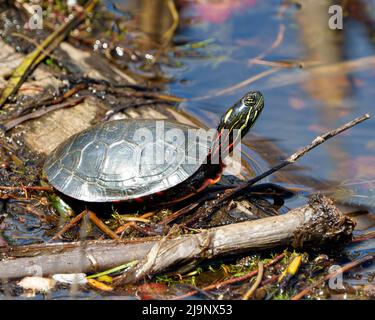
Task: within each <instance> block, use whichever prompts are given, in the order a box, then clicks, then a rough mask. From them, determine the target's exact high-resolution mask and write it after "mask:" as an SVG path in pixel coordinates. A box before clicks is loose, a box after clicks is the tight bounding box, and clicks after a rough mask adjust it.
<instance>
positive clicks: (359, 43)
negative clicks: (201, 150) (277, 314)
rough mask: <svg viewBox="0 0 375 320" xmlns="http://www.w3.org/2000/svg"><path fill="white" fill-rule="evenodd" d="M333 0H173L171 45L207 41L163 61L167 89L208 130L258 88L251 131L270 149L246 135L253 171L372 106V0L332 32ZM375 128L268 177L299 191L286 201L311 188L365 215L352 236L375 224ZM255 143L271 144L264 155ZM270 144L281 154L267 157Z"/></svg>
mask: <svg viewBox="0 0 375 320" xmlns="http://www.w3.org/2000/svg"><path fill="white" fill-rule="evenodd" d="M141 3H142V1H141ZM336 3H337V1H336V2H335V3H333V2H331V1H301V4H302V5H301V6H300V5H293V4H291V5H282V1H275V0H268V1H259V0H235V1H232V0H223V1H177V4H178V10H179V16H180V21H179V26H178V28H177V30H176V31H175V33H174V36H173V39H172V41H171V43H172V44H171V47H174V48H175V49H176V48H178V49H179V50H182V51H183V50H189V49H190V48H191V47H199V46H200V45H201V46H202V47H200V48H197V49H196V51H197V52H199V53H200V55H199V54H198V55H194V56H191V55H190V56H189V54H187V55H186V56H181V57H178V58H176V59H177V60H178V62H179V64H178V67H176V66H175V67H170V66H165V65H164V66H163V67H162V68H163V69H162V70H163V73H164V74H165V75H166V76H167V77H168V78H170V79H172V80H171V81H170V82H169V83H168V84H167V85H166V87H165V89H166V91H167V92H169V93H171V94H173V95H176V96H179V97H182V98H186V99H187V101H185V102H183V103H182V104H180V108H182V109H184V110H185V111H188V112H190V113H191V114H193V115H194V116H196V117H197V118H200V119H202V120H203V122H204V123H205V124H206V125H207V126H209V127H215V126H216V123H217V121H218V119H219V117H220V116H221V114H223V113H224V112H225V110H226V109H227V108H228V107H229V106H230V105H231V104H232V103H233V102H234V101H236V100H237V99H238V98H239V97H240V96H242V95H243V94H244V93H246V91H248V90H259V91H261V92H262V93H263V94H264V96H265V109H264V111H263V113H262V115H261V117H260V119H259V120H258V122H257V123H256V125H255V126H254V127H253V129H252V132H253V133H254V134H255V135H256V136H257V137H258V138H259V137H260V138H261V141H265V143H266V142H267V143H268V144H270V145H272V146H274V149H272V150H270V151H267V146H265V147H264V148H262V146H257V145H256V143H255V142H254V149H255V151H253V150H251V149H252V139H251V137H250V138H249V139H247V142H248V144H247V145H249V146H250V149H249V148H247V147H245V148H244V151H245V152H246V153H247V154H248V155H249V157H250V158H252V159H254V160H255V163H256V164H257V166H255V171H256V172H258V173H259V171H263V170H266V169H268V168H269V166H270V162H272V163H273V164H275V161H277V160H278V159H279V160H280V159H282V158H283V157H285V156H286V155H288V154H291V153H293V152H294V151H295V150H297V149H298V148H299V147H301V146H304V145H306V144H308V143H310V141H312V140H313V139H314V138H315V137H316V136H317V135H320V134H323V133H324V132H326V131H328V130H331V129H334V128H336V127H338V126H340V125H342V124H344V123H345V122H347V121H350V120H351V119H354V118H356V117H358V116H361V115H363V114H365V113H369V114H371V113H372V112H373V107H374V106H373V103H374V101H375V87H374V83H375V38H374V35H375V1H359V0H358V1H348V2H346V6H345V7H344V8H343V9H344V10H343V12H344V19H343V28H342V29H337V30H332V29H330V28H329V19H330V18H331V16H332V14H329V13H328V8H329V6H330V5H333V4H336ZM117 4H118V6H119V7H121V9H122V10H123V11H128V10H129V11H130V12H133V14H134V16H136V17H137V16H139V14H140V11H139V10H140V8H141V7H142V4H139V2H137V1H120V2H118V3H117ZM154 8H157V11H158V13H157V14H158V15H159V16H158V17H159V18H160V17H161V16H162V14H164V12H165V10H164V9H163V8H162V6H161V5H159V7H158V6H157V5H156V6H154ZM155 10H156V9H155ZM166 14H167V15H168V11H167V13H166ZM150 19H151V16H150ZM160 28H161V27H160ZM154 30H155V29H154ZM159 31H160V33H159V36H160V34H162V32H163V31H162V29H161V30H159ZM153 36H155V35H153ZM156 37H157V36H156ZM270 70H271V71H270ZM267 73H268V74H267ZM259 75H260V76H259ZM257 77H258V79H256V78H257ZM374 128H375V118H374V117H372V118H370V119H369V120H367V121H365V122H364V123H362V124H360V125H358V126H356V127H354V128H352V129H350V130H349V131H347V132H345V133H344V134H341V135H339V136H337V137H334V138H333V139H332V140H329V141H328V142H326V143H324V144H323V145H322V146H320V147H318V148H316V149H314V150H313V151H311V152H309V153H308V154H307V155H306V156H305V157H303V158H302V159H300V160H299V162H298V165H297V166H294V167H293V168H289V170H288V171H287V172H285V175H284V178H280V177H279V176H277V178H276V179H275V178H274V177H270V178H269V179H268V181H276V182H277V183H279V184H282V185H284V186H286V187H291V188H293V187H294V188H297V189H298V190H300V192H299V196H297V197H295V198H294V199H293V200H292V201H289V202H288V203H287V206H288V207H296V206H298V205H301V204H304V203H305V202H306V195H308V194H311V193H314V192H317V191H323V192H329V193H330V195H331V196H333V197H334V198H335V199H336V200H337V203H338V204H340V207H341V208H342V209H343V211H344V212H347V213H350V212H354V211H358V210H363V209H364V210H366V211H367V212H368V214H365V215H362V216H359V217H356V220H357V223H358V227H357V229H358V230H357V231H356V233H362V232H369V231H374V230H375V227H374V226H375V216H374V207H375V134H374ZM257 143H258V144H259V141H258V142H257ZM259 149H266V151H262V153H263V154H259V153H258V152H257V150H259ZM273 150H276V151H277V152H278V153H275V154H271V153H273V152H274V151H273ZM267 158H272V159H273V160H272V161H271V160H270V161H267ZM252 166H253V167H254V163H252ZM285 177H286V178H285ZM285 180H287V181H285ZM374 244H375V241H374V240H370V241H366V242H364V243H362V244H360V245H358V246H350V247H348V251H349V252H351V253H356V254H360V255H361V254H366V253H368V252H374V247H375V246H374ZM373 271H374V270H368V272H373Z"/></svg>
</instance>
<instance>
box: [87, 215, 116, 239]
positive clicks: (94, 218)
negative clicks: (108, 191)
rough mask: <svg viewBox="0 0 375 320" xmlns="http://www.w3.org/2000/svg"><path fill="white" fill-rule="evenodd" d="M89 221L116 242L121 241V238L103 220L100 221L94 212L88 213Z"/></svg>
mask: <svg viewBox="0 0 375 320" xmlns="http://www.w3.org/2000/svg"><path fill="white" fill-rule="evenodd" d="M87 213H88V216H89V219H90V220H91V221H92V222H93V223H94V224H95V225H96V226H97V227H98V228H99V229H100V230H101V231H102V232H103V233H105V234H106V235H107V236H108V237H110V238H112V239H114V240H120V237H119V236H118V235H117V234H116V233H115V232H113V231H112V230H111V229H109V228H108V227H107V226H106V225H105V224H104V223H103V221H102V220H100V219H99V218H98V217H97V215H96V214H95V213H94V212H92V211H87Z"/></svg>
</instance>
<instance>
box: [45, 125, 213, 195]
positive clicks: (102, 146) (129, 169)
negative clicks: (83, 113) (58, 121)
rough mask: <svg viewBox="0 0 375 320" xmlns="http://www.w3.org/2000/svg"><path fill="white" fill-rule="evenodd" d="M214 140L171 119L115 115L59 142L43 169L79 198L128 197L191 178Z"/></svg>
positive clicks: (51, 179) (56, 183)
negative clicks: (123, 117) (115, 117)
mask: <svg viewBox="0 0 375 320" xmlns="http://www.w3.org/2000/svg"><path fill="white" fill-rule="evenodd" d="M192 129H193V130H192ZM210 141H211V138H210V137H208V135H207V134H206V132H205V131H203V130H197V129H196V128H194V127H190V126H186V125H182V124H180V123H176V122H172V121H165V120H134V119H123V120H114V121H109V122H105V123H100V124H98V125H95V126H92V127H90V128H88V129H86V130H84V131H82V132H80V133H77V134H75V135H73V136H71V137H70V138H68V139H67V140H66V141H64V142H63V143H62V144H60V145H59V146H58V147H57V148H56V149H55V150H54V151H52V152H51V154H50V155H49V156H48V158H47V160H46V162H45V165H44V173H45V175H46V176H47V178H48V180H49V182H50V183H51V184H52V186H53V187H55V188H56V189H57V190H59V191H60V192H62V193H64V194H66V195H68V196H70V197H72V198H75V199H79V200H83V201H88V202H109V201H123V200H130V199H134V198H139V197H144V196H148V195H152V194H154V193H157V192H161V191H164V190H167V189H169V188H172V187H174V186H176V185H177V184H179V183H182V182H184V181H185V180H186V179H188V178H189V177H191V176H192V175H193V174H194V173H195V172H196V171H197V170H198V168H199V167H200V166H201V164H202V163H203V162H204V161H205V160H206V156H207V153H208V150H209V146H210Z"/></svg>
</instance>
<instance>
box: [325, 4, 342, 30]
mask: <svg viewBox="0 0 375 320" xmlns="http://www.w3.org/2000/svg"><path fill="white" fill-rule="evenodd" d="M328 13H329V14H330V15H331V16H330V18H329V19H328V26H329V28H330V29H332V30H337V29H339V30H342V29H343V28H344V16H343V10H342V7H341V6H340V5H332V6H330V7H329V8H328Z"/></svg>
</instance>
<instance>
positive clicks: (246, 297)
mask: <svg viewBox="0 0 375 320" xmlns="http://www.w3.org/2000/svg"><path fill="white" fill-rule="evenodd" d="M258 270H259V271H258V275H257V278H256V279H255V282H254V284H253V285H252V286H251V288H250V289H249V291H247V292H246V293H245V295H244V296H243V298H242V300H249V299H250V298H251V297H252V296H253V294H254V292H255V290H256V289H257V288H258V287H259V285H260V283H261V282H262V278H263V271H264V268H263V263H262V261H260V262H259V263H258Z"/></svg>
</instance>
